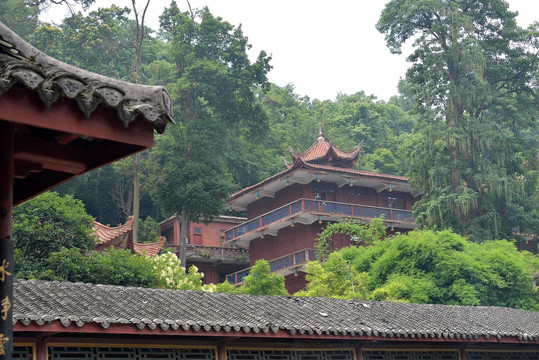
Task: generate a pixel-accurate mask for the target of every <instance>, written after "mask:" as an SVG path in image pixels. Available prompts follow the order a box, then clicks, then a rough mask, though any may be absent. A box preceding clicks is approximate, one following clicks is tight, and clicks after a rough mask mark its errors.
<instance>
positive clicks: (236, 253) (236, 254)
mask: <svg viewBox="0 0 539 360" xmlns="http://www.w3.org/2000/svg"><path fill="white" fill-rule="evenodd" d="M169 248H174V249H175V251H177V252H179V251H180V249H179V246H169ZM185 256H186V257H187V259H192V260H199V261H202V262H215V261H219V262H226V263H238V264H242V263H249V250H247V249H240V248H233V247H228V246H204V245H195V244H187V246H186V248H185Z"/></svg>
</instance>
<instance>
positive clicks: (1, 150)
mask: <svg viewBox="0 0 539 360" xmlns="http://www.w3.org/2000/svg"><path fill="white" fill-rule="evenodd" d="M13 137H14V132H13V124H12V123H8V122H5V121H0V360H4V359H9V360H10V359H11V355H12V348H13V324H12V317H13V309H12V304H13V240H12V239H11V216H12V213H13V149H14V146H13V142H14V140H13Z"/></svg>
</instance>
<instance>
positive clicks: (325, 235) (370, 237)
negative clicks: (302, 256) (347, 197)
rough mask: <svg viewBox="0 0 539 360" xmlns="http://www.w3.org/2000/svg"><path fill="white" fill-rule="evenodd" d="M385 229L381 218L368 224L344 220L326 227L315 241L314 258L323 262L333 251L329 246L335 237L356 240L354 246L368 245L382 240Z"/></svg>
mask: <svg viewBox="0 0 539 360" xmlns="http://www.w3.org/2000/svg"><path fill="white" fill-rule="evenodd" d="M386 232H387V229H386V226H385V224H384V219H383V218H375V219H372V220H371V221H370V222H369V223H368V224H366V223H364V222H361V221H359V220H354V219H344V220H343V221H339V222H336V223H332V224H329V225H328V226H326V227H325V228H324V229H323V230H322V231H321V232H320V233H319V234H318V236H317V238H316V240H315V244H314V245H315V247H316V257H317V258H318V261H322V260H324V259H325V258H326V257H327V256H328V255H329V254H330V253H331V252H332V251H333V250H334V249H333V248H332V246H331V244H332V241H333V237H334V236H335V235H346V236H349V237H350V238H352V237H354V238H355V239H356V245H360V246H361V245H370V244H372V243H373V242H375V241H379V240H382V238H383V237H384V235H386Z"/></svg>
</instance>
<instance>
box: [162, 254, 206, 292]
mask: <svg viewBox="0 0 539 360" xmlns="http://www.w3.org/2000/svg"><path fill="white" fill-rule="evenodd" d="M152 262H153V268H154V270H155V271H156V272H157V274H159V287H160V288H163V289H175V290H204V291H213V290H214V288H215V285H213V284H205V285H202V278H203V277H204V274H202V273H199V272H198V268H197V267H196V266H194V265H193V266H191V267H190V268H189V270H187V271H185V268H184V267H183V266H180V259H178V257H177V256H176V254H174V253H171V252H167V253H164V254H161V255H156V256H154V257H153V258H152Z"/></svg>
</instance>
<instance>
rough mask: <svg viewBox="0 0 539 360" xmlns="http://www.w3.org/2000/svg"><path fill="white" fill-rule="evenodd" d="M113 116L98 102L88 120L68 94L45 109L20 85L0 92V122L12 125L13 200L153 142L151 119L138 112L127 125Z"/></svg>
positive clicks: (30, 92) (113, 111) (27, 195)
mask: <svg viewBox="0 0 539 360" xmlns="http://www.w3.org/2000/svg"><path fill="white" fill-rule="evenodd" d="M116 117H117V115H116V112H115V110H114V109H112V108H108V107H98V108H97V109H96V110H95V111H94V112H93V113H92V118H91V119H87V118H85V117H84V115H83V114H82V113H81V112H80V110H79V109H78V107H77V105H76V103H75V102H74V101H72V100H70V99H59V100H58V101H57V102H55V103H54V104H52V106H51V107H50V108H49V109H47V108H44V107H43V103H42V102H41V101H40V99H39V97H38V95H37V94H36V92H35V91H32V90H29V89H25V88H21V87H13V88H11V89H10V90H9V91H8V92H7V93H5V94H4V95H3V96H2V97H0V121H6V122H9V123H12V124H13V126H14V138H15V139H14V143H15V145H14V150H13V160H14V174H13V177H14V194H13V204H14V205H16V204H19V203H21V202H23V201H25V200H27V199H29V198H31V197H32V196H35V195H36V194H39V193H41V192H44V191H46V190H48V189H50V188H52V187H54V186H57V185H59V184H61V183H63V182H65V181H67V180H69V179H71V178H73V177H76V176H78V175H81V174H84V173H86V172H89V171H91V170H93V169H96V168H98V167H100V166H103V165H106V164H108V163H111V162H113V161H115V160H118V159H121V158H124V157H126V156H129V155H131V154H133V153H135V152H138V151H141V150H144V149H147V148H149V147H151V146H152V145H153V125H152V123H150V122H148V121H145V120H144V119H143V118H142V117H141V118H138V119H135V121H133V122H132V123H131V124H130V125H129V126H128V127H127V128H126V127H124V126H123V125H122V123H121V122H120V121H116ZM111 119H112V120H111Z"/></svg>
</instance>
